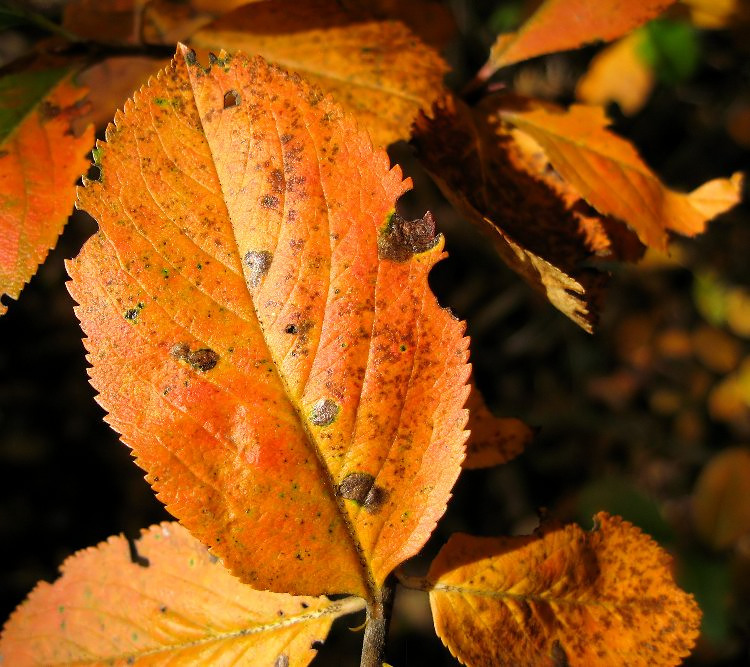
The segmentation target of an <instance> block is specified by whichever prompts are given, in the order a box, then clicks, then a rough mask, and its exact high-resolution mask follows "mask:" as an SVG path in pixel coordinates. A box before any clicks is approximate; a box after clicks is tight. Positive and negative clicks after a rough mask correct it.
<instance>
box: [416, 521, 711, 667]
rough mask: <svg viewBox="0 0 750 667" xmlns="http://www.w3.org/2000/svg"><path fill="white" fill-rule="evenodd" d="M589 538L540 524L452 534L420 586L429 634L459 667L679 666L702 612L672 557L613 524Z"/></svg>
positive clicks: (567, 528)
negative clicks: (425, 594)
mask: <svg viewBox="0 0 750 667" xmlns="http://www.w3.org/2000/svg"><path fill="white" fill-rule="evenodd" d="M595 520H596V526H595V528H594V530H593V531H592V532H588V533H587V532H584V531H583V530H581V528H579V527H578V526H575V525H569V526H565V527H563V526H561V525H559V524H557V523H549V524H546V525H542V526H541V527H540V528H539V530H538V531H537V533H536V534H535V535H531V536H528V537H505V538H487V537H471V536H469V535H463V534H457V535H454V536H452V537H451V539H450V540H449V541H448V543H447V544H446V545H445V546H444V547H443V548H442V550H441V551H440V553H439V554H438V556H437V558H436V559H435V560H434V561H433V563H432V566H431V567H430V571H429V573H428V575H427V579H428V581H429V583H430V584H431V586H432V588H431V590H430V604H431V606H432V613H433V617H434V621H435V629H436V630H437V633H438V635H439V636H440V638H441V639H442V640H443V643H445V645H446V646H447V647H448V648H449V649H450V651H451V653H452V654H453V655H454V656H456V657H457V658H458V659H459V660H460V661H461V662H463V663H464V664H466V665H473V666H479V665H482V666H483V665H487V666H490V665H508V666H511V665H513V666H516V665H540V666H541V665H545V666H550V667H552V666H553V665H570V666H571V667H576V666H580V667H590V666H591V665H612V666H615V665H617V666H620V665H628V666H630V667H654V666H656V665H658V666H667V665H677V664H678V663H679V662H680V660H681V659H682V658H683V657H685V656H686V655H688V653H689V652H690V649H691V647H692V646H693V644H694V643H695V639H696V637H697V635H698V626H699V622H700V611H699V610H698V606H697V605H696V603H695V601H694V600H693V598H692V596H690V595H687V594H686V593H684V592H682V591H681V590H680V589H679V588H677V586H676V585H675V583H674V580H673V578H672V574H671V558H670V557H669V556H668V555H667V554H666V553H665V552H664V551H663V550H662V549H661V548H660V547H659V546H658V545H657V544H656V543H655V542H654V541H653V540H652V539H651V538H650V537H648V536H647V535H644V534H643V533H642V532H641V531H640V530H639V529H638V528H636V527H635V526H633V525H631V524H629V523H627V522H626V521H623V520H622V519H620V518H619V517H614V516H609V515H607V514H605V513H600V514H597V515H596V517H595Z"/></svg>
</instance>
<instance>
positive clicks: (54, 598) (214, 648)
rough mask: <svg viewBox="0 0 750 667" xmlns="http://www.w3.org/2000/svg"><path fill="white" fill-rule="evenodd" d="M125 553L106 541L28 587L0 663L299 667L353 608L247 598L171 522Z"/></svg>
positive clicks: (279, 596) (258, 594) (321, 601)
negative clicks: (54, 578)
mask: <svg viewBox="0 0 750 667" xmlns="http://www.w3.org/2000/svg"><path fill="white" fill-rule="evenodd" d="M134 546H135V552H136V553H135V554H133V553H131V545H130V544H129V543H128V541H127V540H126V539H125V538H124V537H111V538H109V540H107V541H106V542H103V543H102V544H100V545H99V546H98V547H92V548H90V549H85V550H83V551H79V552H78V553H76V554H74V555H73V556H71V557H70V558H68V559H67V560H66V561H65V563H64V564H63V566H62V567H61V568H60V570H61V574H62V576H61V577H60V578H59V579H58V580H57V581H56V582H55V583H53V584H47V583H45V582H42V583H40V584H39V585H37V587H36V588H35V589H34V591H33V592H32V593H31V594H30V595H29V597H28V598H27V600H26V601H25V602H24V603H23V604H22V605H20V606H19V607H18V609H16V611H15V612H14V613H13V614H12V615H11V617H10V619H9V620H8V622H7V623H6V625H5V627H4V629H3V633H2V638H0V663H2V664H3V665H13V667H25V666H26V665H62V664H65V665H72V664H75V665H82V664H101V665H104V664H106V665H177V664H179V665H237V664H253V665H258V666H259V667H260V666H263V665H265V666H267V667H272V666H276V667H278V665H282V664H283V665H287V666H288V667H292V666H296V667H304V665H307V664H309V663H310V661H311V660H312V659H313V658H314V657H315V655H316V653H317V649H316V648H313V646H316V647H317V646H318V642H322V641H324V640H325V638H326V636H327V634H328V630H329V629H330V627H331V623H332V622H333V620H334V619H335V618H336V617H337V616H341V615H343V614H347V613H352V612H354V611H357V610H358V609H361V608H362V606H363V603H362V601H360V600H356V599H354V598H347V599H343V600H339V601H336V602H334V601H331V600H329V599H328V598H325V597H301V596H299V597H295V596H293V595H286V594H283V593H268V592H262V591H256V590H253V589H252V588H250V587H249V586H246V585H245V584H242V583H240V582H239V581H238V580H237V579H236V578H235V577H233V576H232V575H231V574H229V572H227V570H226V569H225V568H224V567H223V565H222V564H221V562H220V561H219V560H218V559H217V558H216V557H215V556H212V555H211V554H210V553H209V552H208V550H207V549H206V547H205V546H203V544H201V543H200V542H199V541H198V540H196V539H195V538H194V537H192V536H191V535H190V533H188V532H187V530H185V529H184V528H183V527H182V526H180V525H179V524H178V523H162V524H161V525H159V526H152V527H151V528H149V529H148V530H145V531H143V534H142V535H141V537H140V539H138V540H137V541H135V543H134ZM134 555H135V558H133V556H134ZM248 661H249V662H248Z"/></svg>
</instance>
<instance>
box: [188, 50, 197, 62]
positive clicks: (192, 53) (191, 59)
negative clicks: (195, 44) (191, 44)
mask: <svg viewBox="0 0 750 667" xmlns="http://www.w3.org/2000/svg"><path fill="white" fill-rule="evenodd" d="M185 62H186V63H187V64H188V65H195V63H196V62H198V59H197V58H196V56H195V51H193V49H190V51H188V52H187V53H186V54H185Z"/></svg>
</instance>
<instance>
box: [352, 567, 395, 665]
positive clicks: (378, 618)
mask: <svg viewBox="0 0 750 667" xmlns="http://www.w3.org/2000/svg"><path fill="white" fill-rule="evenodd" d="M395 590H396V580H395V578H394V577H393V575H389V576H388V578H387V579H386V580H385V583H384V584H383V586H382V588H381V589H380V592H379V598H378V599H377V600H375V601H374V602H371V603H368V605H367V621H366V625H365V637H364V641H363V643H362V658H361V660H360V663H359V667H382V666H383V658H384V656H385V640H386V639H387V637H388V627H389V626H390V624H391V613H392V611H393V598H394V595H395Z"/></svg>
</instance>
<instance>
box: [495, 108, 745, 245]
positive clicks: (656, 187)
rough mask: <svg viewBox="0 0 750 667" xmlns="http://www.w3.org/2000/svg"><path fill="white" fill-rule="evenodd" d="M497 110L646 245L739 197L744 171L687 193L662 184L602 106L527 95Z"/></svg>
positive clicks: (663, 241) (695, 225) (701, 223)
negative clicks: (547, 101) (564, 105)
mask: <svg viewBox="0 0 750 667" xmlns="http://www.w3.org/2000/svg"><path fill="white" fill-rule="evenodd" d="M498 113H499V115H500V117H501V118H502V119H503V120H505V121H507V122H508V123H510V124H512V125H514V126H515V127H517V128H519V129H520V130H522V131H523V132H525V133H527V134H529V135H530V136H531V137H532V138H533V139H534V140H535V141H537V142H538V143H539V145H540V146H542V148H543V149H544V151H545V152H546V154H547V156H548V158H549V160H550V162H551V164H552V165H553V166H554V168H555V169H556V170H557V171H558V172H559V173H560V175H561V176H562V177H563V178H564V179H565V180H566V181H567V182H568V183H569V184H570V185H572V186H573V187H574V188H575V189H576V190H577V191H578V192H579V193H580V195H581V196H582V197H583V198H584V199H585V200H586V201H587V202H588V203H589V204H591V205H592V206H593V207H594V208H596V209H597V210H598V211H599V212H600V213H602V214H605V215H611V216H613V217H615V218H617V219H618V220H621V221H623V222H626V223H627V224H628V225H629V226H630V227H631V228H632V229H633V230H634V231H635V232H636V233H637V234H638V237H639V238H640V240H641V241H642V242H643V243H644V244H646V245H649V246H654V247H656V248H658V249H664V248H666V245H667V239H668V236H667V232H668V231H673V232H677V233H679V234H683V235H685V236H694V235H696V234H700V233H701V232H702V231H703V230H704V229H705V226H706V223H707V222H708V221H709V220H710V219H711V218H713V217H715V216H717V215H719V214H720V213H723V212H724V211H726V210H727V209H728V208H730V207H731V206H733V205H734V204H736V203H738V202H739V200H740V193H741V188H742V176H741V175H740V174H735V175H734V176H733V177H732V178H731V179H716V180H715V181H711V182H709V183H706V184H704V185H702V186H701V187H699V188H698V189H697V190H695V191H694V192H692V193H690V194H687V195H686V194H681V193H678V192H675V191H673V190H670V189H669V188H667V187H665V186H664V185H663V184H662V183H661V181H660V180H659V179H658V178H657V176H656V175H655V174H654V173H653V172H652V171H651V170H650V169H649V168H648V167H647V166H646V164H645V163H644V162H643V160H641V158H640V157H639V156H638V153H637V151H636V150H635V148H634V147H633V146H632V144H630V143H629V142H628V141H626V140H625V139H623V138H622V137H619V136H617V135H616V134H614V133H613V132H611V131H610V130H608V129H607V125H608V124H609V121H608V119H607V117H606V116H605V114H604V111H603V109H602V108H601V107H586V106H581V105H573V106H572V107H570V108H569V109H567V110H565V109H558V108H554V107H551V106H550V105H544V106H543V105H541V104H538V103H534V102H533V101H529V100H527V101H515V102H509V104H508V106H507V107H505V108H501V109H499V110H498Z"/></svg>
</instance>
